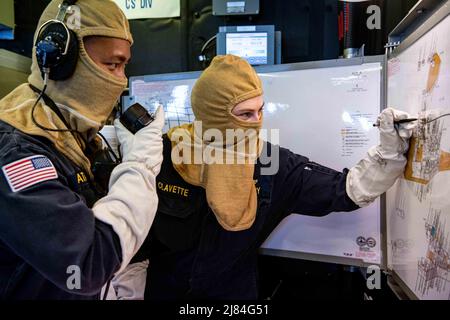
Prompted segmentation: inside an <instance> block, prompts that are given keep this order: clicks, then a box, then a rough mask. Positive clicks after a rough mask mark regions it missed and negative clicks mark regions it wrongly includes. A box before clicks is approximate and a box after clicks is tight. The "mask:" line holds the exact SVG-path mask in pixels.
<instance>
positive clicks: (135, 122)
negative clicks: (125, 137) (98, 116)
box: [120, 103, 155, 134]
mask: <svg viewBox="0 0 450 320" xmlns="http://www.w3.org/2000/svg"><path fill="white" fill-rule="evenodd" d="M153 120H155V118H154V117H153V116H152V115H151V114H149V113H148V112H147V110H146V109H145V108H144V107H143V106H142V105H140V104H139V103H135V104H133V105H132V106H131V107H129V108H128V109H127V110H126V111H125V112H124V113H123V114H122V115H121V116H120V122H121V123H122V124H123V126H124V127H125V128H127V129H128V130H129V131H130V132H131V133H133V134H135V133H136V132H138V131H139V130H141V129H142V128H144V127H146V126H148V125H149V124H150V123H152V121H153Z"/></svg>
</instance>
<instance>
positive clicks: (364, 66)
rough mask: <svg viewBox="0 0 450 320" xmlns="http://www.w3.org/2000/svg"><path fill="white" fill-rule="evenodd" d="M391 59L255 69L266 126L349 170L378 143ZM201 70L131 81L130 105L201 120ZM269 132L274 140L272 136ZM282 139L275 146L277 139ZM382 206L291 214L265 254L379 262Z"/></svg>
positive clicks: (293, 146) (293, 145)
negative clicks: (194, 93) (194, 104)
mask: <svg viewBox="0 0 450 320" xmlns="http://www.w3.org/2000/svg"><path fill="white" fill-rule="evenodd" d="M383 64H384V56H376V57H367V58H355V59H345V60H331V61H320V62H309V63H297V64H288V65H277V66H266V67H259V68H256V69H257V71H258V73H259V75H260V77H261V79H262V81H263V86H264V91H265V94H264V100H265V111H264V128H267V129H279V143H280V145H281V146H283V147H286V148H289V149H290V150H292V151H293V152H295V153H298V154H301V155H304V156H307V157H309V158H310V160H311V161H315V162H317V163H320V164H323V165H325V166H328V167H331V168H334V169H336V170H342V169H344V168H350V167H351V166H353V165H355V164H356V163H357V162H358V161H359V160H360V159H361V158H362V157H363V156H364V155H365V153H366V152H367V150H368V149H369V148H370V147H371V146H372V145H376V144H377V143H378V131H377V129H376V128H374V127H373V126H372V124H373V123H374V121H375V120H376V117H377V116H378V114H379V112H380V108H381V101H382V95H383V88H384V87H383V72H384V70H383ZM199 75H200V73H199V72H190V73H178V74H163V75H150V76H142V77H133V78H131V79H130V97H128V98H125V101H124V102H125V103H124V104H125V105H126V106H129V105H131V104H133V103H134V102H139V103H141V104H142V105H144V106H145V107H146V108H148V109H149V110H150V111H153V110H155V108H156V106H158V105H160V104H161V105H163V106H164V110H165V112H166V127H165V130H167V129H168V128H170V127H173V126H176V125H178V124H180V123H185V122H190V121H192V120H193V119H194V117H193V114H192V110H191V107H190V92H191V90H192V86H193V85H194V83H195V80H196V79H197V78H198V76H199ZM273 138H274V136H272V135H271V134H270V133H269V140H271V139H273ZM272 142H276V141H272ZM380 219H381V217H380V202H379V200H377V201H375V203H373V204H372V205H370V206H369V207H367V208H364V209H360V210H357V211H355V212H352V213H332V214H330V215H328V216H326V217H321V218H317V217H307V216H301V215H291V216H289V217H288V218H286V219H285V220H284V221H283V222H282V223H281V224H280V225H279V226H278V228H277V229H276V230H275V231H274V232H273V233H272V234H271V236H270V237H269V238H268V239H267V241H266V242H265V243H264V244H263V246H262V248H261V252H262V253H263V254H269V255H278V256H284V257H294V258H300V259H307V260H316V261H324V262H331V263H340V264H348V265H367V264H379V263H380V259H381V254H380V252H381V248H382V247H383V246H382V239H381V236H380V233H381V231H382V226H381V221H380Z"/></svg>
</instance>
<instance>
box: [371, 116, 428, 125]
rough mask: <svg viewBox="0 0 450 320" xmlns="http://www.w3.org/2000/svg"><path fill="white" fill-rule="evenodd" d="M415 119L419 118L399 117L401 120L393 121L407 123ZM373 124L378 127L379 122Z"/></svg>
mask: <svg viewBox="0 0 450 320" xmlns="http://www.w3.org/2000/svg"><path fill="white" fill-rule="evenodd" d="M417 120H419V119H417V118H409V119H401V120H397V121H394V124H400V123H408V122H413V121H417ZM373 126H374V127H379V126H380V124H379V123H374V124H373Z"/></svg>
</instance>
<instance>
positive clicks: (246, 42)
mask: <svg viewBox="0 0 450 320" xmlns="http://www.w3.org/2000/svg"><path fill="white" fill-rule="evenodd" d="M267 37H268V36H267V32H259V33H255V32H250V33H227V35H226V53H227V54H234V55H236V56H239V57H242V58H244V59H246V60H247V61H248V62H249V63H250V64H251V65H262V64H267Z"/></svg>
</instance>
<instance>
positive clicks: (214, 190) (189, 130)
mask: <svg viewBox="0 0 450 320" xmlns="http://www.w3.org/2000/svg"><path fill="white" fill-rule="evenodd" d="M262 94H263V90H262V85H261V80H260V79H259V77H258V75H257V74H256V72H255V70H254V69H253V67H252V66H251V65H250V64H249V63H248V62H247V61H246V60H244V59H241V58H239V57H237V56H233V55H226V56H217V57H215V58H214V59H213V61H212V62H211V65H210V66H209V67H208V68H207V69H206V70H205V71H204V72H203V73H202V75H201V76H200V78H199V79H198V80H197V82H196V83H195V86H194V88H193V90H192V96H191V105H192V110H193V112H194V115H195V120H196V121H195V122H194V124H187V125H182V126H180V127H176V128H172V129H171V130H170V131H169V133H168V136H169V138H170V139H171V140H172V163H173V165H174V168H175V169H176V170H177V172H178V173H179V174H180V175H181V176H182V177H183V179H184V180H185V181H186V182H188V183H190V184H193V185H196V186H202V187H203V188H204V189H205V190H206V197H207V200H208V204H209V206H210V207H211V209H212V211H213V212H214V214H215V216H216V218H217V221H218V222H219V223H220V225H221V226H222V227H223V228H224V229H226V230H229V231H240V230H244V229H248V228H250V227H251V226H252V224H253V222H254V220H255V216H256V210H257V193H256V188H255V183H254V180H253V173H254V164H255V161H256V159H257V157H258V155H259V152H260V146H261V145H260V142H261V141H260V140H259V139H258V134H259V129H260V128H261V124H262V120H259V121H252V122H248V121H243V120H241V119H239V118H238V117H236V116H235V115H233V114H232V113H231V111H232V109H233V108H234V107H235V106H236V105H237V104H238V103H240V102H243V101H245V100H248V99H251V98H254V97H257V96H261V95H262ZM200 123H201V126H200ZM230 129H231V130H241V132H242V131H244V132H246V133H248V134H247V135H246V136H245V137H243V138H242V137H241V138H235V139H232V141H231V142H230V141H229V140H227V139H226V136H227V131H228V132H230ZM211 130H212V131H211ZM208 131H209V132H210V133H212V134H213V135H214V139H211V135H208ZM214 132H215V133H220V135H221V136H222V137H223V139H222V140H220V139H216V135H215V134H214ZM234 132H235V131H234ZM237 136H238V135H237ZM187 147H188V148H187ZM241 147H242V148H241ZM186 149H187V150H190V154H189V155H188V156H187V157H185V156H186V154H185V153H186V152H185V151H186ZM180 153H181V157H182V160H183V161H179V156H180ZM183 153H184V154H183ZM188 153H189V152H188ZM196 153H197V154H198V153H200V157H202V160H201V162H200V163H198V162H197V163H194V162H195V160H194V159H195V157H196ZM218 154H221V155H222V157H221V159H222V161H223V162H222V163H217V162H215V163H212V162H211V161H209V160H210V159H209V156H208V155H213V156H217V155H218ZM227 157H228V159H234V160H233V163H230V162H226V160H225V159H226V158H227ZM186 159H187V160H188V161H186Z"/></svg>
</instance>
